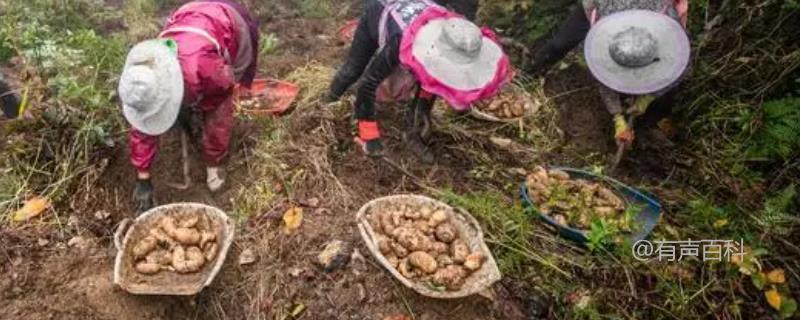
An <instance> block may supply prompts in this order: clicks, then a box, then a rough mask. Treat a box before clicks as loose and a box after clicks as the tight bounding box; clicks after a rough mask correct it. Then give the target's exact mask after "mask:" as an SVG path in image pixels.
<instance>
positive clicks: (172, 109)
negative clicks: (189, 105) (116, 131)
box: [122, 40, 184, 136]
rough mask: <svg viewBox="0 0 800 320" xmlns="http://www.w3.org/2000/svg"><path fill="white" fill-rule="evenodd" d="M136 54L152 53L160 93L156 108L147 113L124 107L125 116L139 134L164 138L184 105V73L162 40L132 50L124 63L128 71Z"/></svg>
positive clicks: (157, 97) (140, 45)
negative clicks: (163, 135) (162, 136)
mask: <svg viewBox="0 0 800 320" xmlns="http://www.w3.org/2000/svg"><path fill="white" fill-rule="evenodd" d="M140 50H141V51H140ZM137 51H138V52H143V51H149V54H151V55H152V56H153V57H154V64H153V67H152V71H153V72H155V74H156V81H158V84H157V88H158V89H159V91H158V94H157V95H156V101H155V102H154V106H152V107H151V108H149V109H148V111H147V112H142V111H140V110H138V109H136V108H133V107H130V106H128V105H126V104H124V103H123V105H122V113H123V114H124V116H125V119H126V120H127V121H128V123H130V124H131V126H132V127H134V128H136V130H139V131H141V132H142V133H145V134H147V135H151V136H157V135H161V134H163V133H165V132H167V131H168V130H169V129H170V128H172V126H173V125H174V124H175V121H176V120H177V119H178V113H179V112H180V109H181V104H182V102H183V93H184V91H183V90H184V87H183V73H182V71H181V65H180V61H179V60H178V57H177V55H176V54H175V53H174V52H172V51H171V50H170V49H169V48H168V47H166V46H164V45H163V44H162V43H160V42H159V40H149V41H145V42H142V43H140V44H138V45H137V46H136V47H134V48H133V49H131V52H130V53H129V54H128V59H127V61H126V62H125V68H126V69H127V68H129V67H131V65H132V61H131V60H132V58H131V57H132V55H135V54H137ZM123 72H124V71H123ZM153 110H155V111H153Z"/></svg>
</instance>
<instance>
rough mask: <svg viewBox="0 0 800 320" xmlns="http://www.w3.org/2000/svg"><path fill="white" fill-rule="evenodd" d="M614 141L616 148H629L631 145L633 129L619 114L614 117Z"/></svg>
mask: <svg viewBox="0 0 800 320" xmlns="http://www.w3.org/2000/svg"><path fill="white" fill-rule="evenodd" d="M614 139H615V140H616V141H617V145H618V146H623V145H624V146H630V145H631V143H633V139H634V134H633V128H632V127H631V126H630V123H628V120H626V119H625V116H623V115H621V114H618V115H615V116H614Z"/></svg>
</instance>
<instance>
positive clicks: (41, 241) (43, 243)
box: [37, 238, 50, 247]
mask: <svg viewBox="0 0 800 320" xmlns="http://www.w3.org/2000/svg"><path fill="white" fill-rule="evenodd" d="M37 243H38V244H39V246H40V247H44V246H46V245H47V244H48V243H50V240H47V239H44V238H39V241H38V242H37Z"/></svg>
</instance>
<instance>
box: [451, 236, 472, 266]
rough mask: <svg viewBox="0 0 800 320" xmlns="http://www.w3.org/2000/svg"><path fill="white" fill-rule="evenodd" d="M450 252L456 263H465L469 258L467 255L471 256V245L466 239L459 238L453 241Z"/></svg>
mask: <svg viewBox="0 0 800 320" xmlns="http://www.w3.org/2000/svg"><path fill="white" fill-rule="evenodd" d="M450 250H451V252H450V254H451V255H452V256H453V261H455V262H456V263H464V261H465V260H467V256H469V253H470V252H469V246H468V245H467V243H466V242H464V240H461V239H458V240H456V241H453V243H452V244H451V245H450Z"/></svg>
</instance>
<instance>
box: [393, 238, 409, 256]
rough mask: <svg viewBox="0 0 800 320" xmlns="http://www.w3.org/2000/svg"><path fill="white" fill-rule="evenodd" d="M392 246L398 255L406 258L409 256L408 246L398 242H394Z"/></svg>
mask: <svg viewBox="0 0 800 320" xmlns="http://www.w3.org/2000/svg"><path fill="white" fill-rule="evenodd" d="M391 246H392V251H394V254H395V255H397V256H398V257H400V258H404V257H406V256H408V249H406V247H403V246H402V245H400V244H399V243H396V242H392V243H391Z"/></svg>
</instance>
